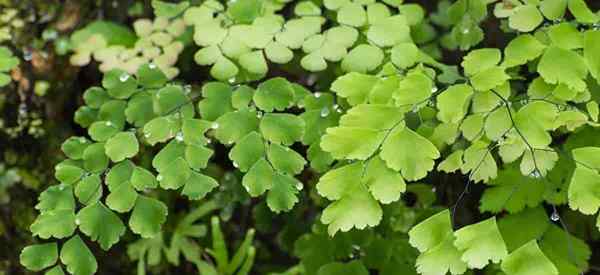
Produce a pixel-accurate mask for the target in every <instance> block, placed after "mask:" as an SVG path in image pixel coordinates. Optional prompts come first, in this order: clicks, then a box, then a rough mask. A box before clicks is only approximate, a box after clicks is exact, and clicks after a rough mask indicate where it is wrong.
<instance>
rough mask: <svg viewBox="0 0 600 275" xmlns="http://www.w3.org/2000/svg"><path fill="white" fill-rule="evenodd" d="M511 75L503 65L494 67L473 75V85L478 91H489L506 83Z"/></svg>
mask: <svg viewBox="0 0 600 275" xmlns="http://www.w3.org/2000/svg"><path fill="white" fill-rule="evenodd" d="M509 79H510V76H509V75H508V74H506V72H505V71H504V69H503V68H502V67H492V68H489V69H486V70H483V71H481V72H478V73H476V74H475V75H473V76H472V77H471V85H473V88H475V90H477V91H488V90H491V89H494V88H497V87H498V86H500V85H502V84H504V83H505V82H506V81H507V80H509Z"/></svg>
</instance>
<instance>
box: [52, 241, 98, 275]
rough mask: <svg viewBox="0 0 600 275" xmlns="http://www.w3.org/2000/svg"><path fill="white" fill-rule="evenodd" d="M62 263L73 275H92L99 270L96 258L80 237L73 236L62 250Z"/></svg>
mask: <svg viewBox="0 0 600 275" xmlns="http://www.w3.org/2000/svg"><path fill="white" fill-rule="evenodd" d="M60 261H61V262H62V263H63V264H64V265H66V266H67V271H69V273H71V274H73V275H92V274H94V273H96V271H97V270H98V263H97V262H96V257H94V254H92V252H91V251H90V249H89V248H88V247H87V246H86V245H85V243H84V242H83V241H82V240H81V238H80V237H79V235H75V236H73V237H72V238H71V239H69V240H68V241H67V242H66V243H65V244H64V245H63V247H62V248H61V249H60Z"/></svg>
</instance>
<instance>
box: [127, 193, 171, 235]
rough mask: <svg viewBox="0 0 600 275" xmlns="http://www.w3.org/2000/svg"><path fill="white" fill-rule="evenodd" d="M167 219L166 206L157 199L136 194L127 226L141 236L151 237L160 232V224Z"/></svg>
mask: <svg viewBox="0 0 600 275" xmlns="http://www.w3.org/2000/svg"><path fill="white" fill-rule="evenodd" d="M166 220H167V206H166V205H165V204H164V203H162V202H161V201H159V200H156V199H153V198H150V197H146V196H138V198H137V200H136V202H135V207H134V208H133V212H132V213H131V217H130V218H129V227H130V228H131V231H133V233H136V234H139V235H140V236H141V237H142V238H153V237H155V236H157V235H158V234H159V233H160V232H161V226H162V224H163V223H164V222H165V221H166Z"/></svg>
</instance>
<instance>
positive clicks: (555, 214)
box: [550, 211, 560, 222]
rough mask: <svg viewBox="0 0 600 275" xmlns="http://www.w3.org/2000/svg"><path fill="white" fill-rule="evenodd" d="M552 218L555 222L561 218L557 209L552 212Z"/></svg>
mask: <svg viewBox="0 0 600 275" xmlns="http://www.w3.org/2000/svg"><path fill="white" fill-rule="evenodd" d="M550 219H551V220H552V221H554V222H557V221H558V220H560V216H559V215H558V213H557V212H556V211H554V212H552V215H550Z"/></svg>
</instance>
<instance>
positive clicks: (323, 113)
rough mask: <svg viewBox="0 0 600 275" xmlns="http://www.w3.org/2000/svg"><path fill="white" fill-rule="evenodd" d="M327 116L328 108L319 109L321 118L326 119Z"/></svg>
mask: <svg viewBox="0 0 600 275" xmlns="http://www.w3.org/2000/svg"><path fill="white" fill-rule="evenodd" d="M328 115H329V108H327V107H324V108H323V109H321V117H327V116H328Z"/></svg>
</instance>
